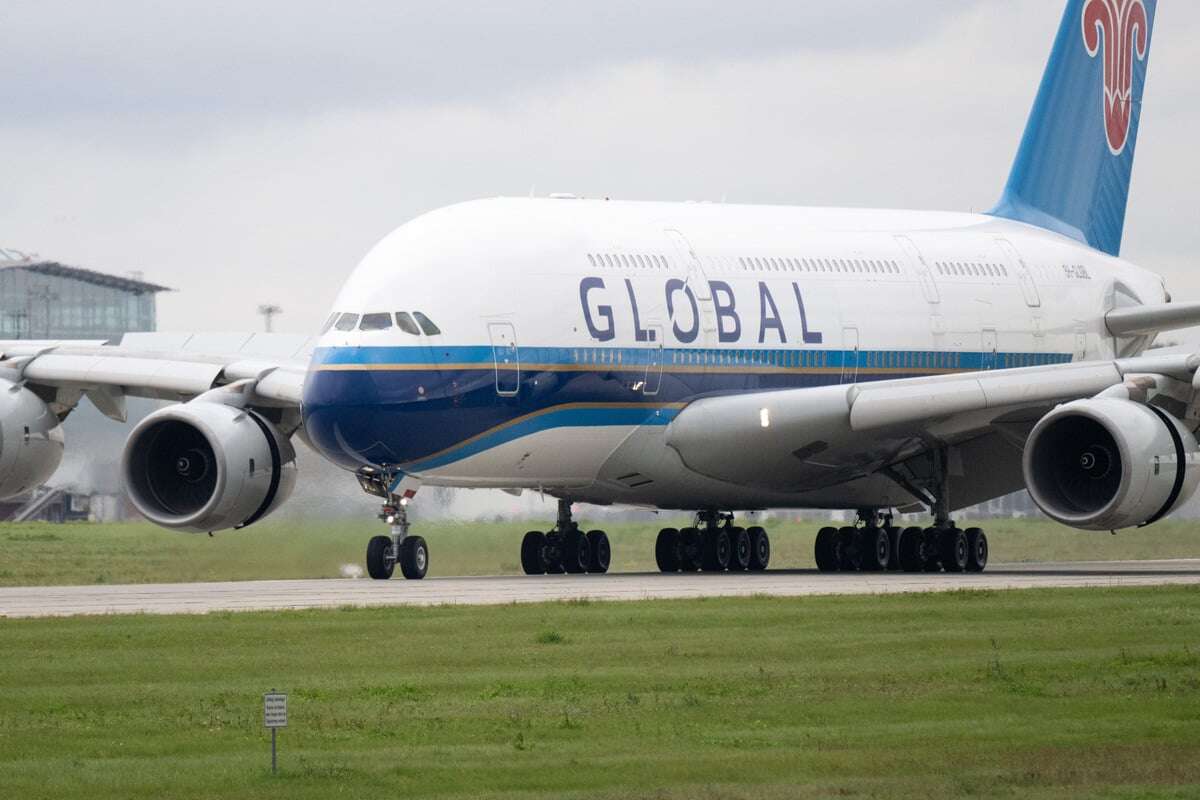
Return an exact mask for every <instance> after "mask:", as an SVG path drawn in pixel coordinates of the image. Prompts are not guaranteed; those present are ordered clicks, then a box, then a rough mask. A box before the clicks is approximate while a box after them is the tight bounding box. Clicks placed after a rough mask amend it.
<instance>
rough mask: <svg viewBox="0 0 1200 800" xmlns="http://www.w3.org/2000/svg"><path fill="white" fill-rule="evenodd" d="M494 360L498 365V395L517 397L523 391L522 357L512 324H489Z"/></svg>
mask: <svg viewBox="0 0 1200 800" xmlns="http://www.w3.org/2000/svg"><path fill="white" fill-rule="evenodd" d="M488 337H489V338H490V339H491V340H492V360H493V362H494V363H495V365H496V394H498V395H500V396H501V397H516V395H517V393H518V392H519V391H520V390H521V356H520V352H519V351H518V350H517V331H516V328H514V327H513V324H512V323H511V322H489V323H488Z"/></svg>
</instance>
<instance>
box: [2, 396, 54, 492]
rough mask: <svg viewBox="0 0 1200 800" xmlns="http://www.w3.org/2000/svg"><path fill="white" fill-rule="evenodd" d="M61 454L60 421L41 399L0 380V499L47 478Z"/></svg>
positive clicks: (38, 484)
mask: <svg viewBox="0 0 1200 800" xmlns="http://www.w3.org/2000/svg"><path fill="white" fill-rule="evenodd" d="M62 457H63V433H62V422H61V421H60V420H59V419H58V417H57V416H56V415H55V414H54V412H53V411H51V410H50V407H49V406H47V405H46V404H45V403H44V402H43V401H42V398H40V397H38V396H37V395H36V394H34V393H33V392H31V391H29V390H28V389H26V388H25V387H24V386H19V385H17V384H15V383H12V382H11V381H5V380H0V499H5V500H7V499H8V498H10V497H16V496H18V495H22V494H25V493H26V492H28V491H31V490H33V489H35V488H37V487H38V486H41V485H42V484H43V483H45V482H46V481H48V480H49V479H50V476H51V475H53V474H54V471H55V470H56V469H58V465H59V464H61V463H62Z"/></svg>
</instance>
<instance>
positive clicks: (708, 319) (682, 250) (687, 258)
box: [664, 228, 717, 342]
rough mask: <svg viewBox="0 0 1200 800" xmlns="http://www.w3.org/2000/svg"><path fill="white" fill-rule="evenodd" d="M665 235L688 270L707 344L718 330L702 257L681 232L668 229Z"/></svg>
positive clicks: (688, 285)
mask: <svg viewBox="0 0 1200 800" xmlns="http://www.w3.org/2000/svg"><path fill="white" fill-rule="evenodd" d="M664 233H666V234H667V238H668V239H670V240H671V245H672V246H673V247H674V248H675V255H676V258H678V259H679V261H680V262H681V263H682V264H683V265H684V267H685V269H686V270H687V287H688V288H689V289H690V290H691V291H692V294H693V295H695V297H696V304H697V305H698V306H699V307H700V329H701V331H702V333H703V338H704V341H705V342H707V341H708V340H710V339H711V338H712V336H711V334H712V333H714V332H715V331H716V330H717V314H716V311H715V310H714V309H713V299H712V287H711V286H709V285H708V277H707V276H706V275H705V274H704V267H703V265H702V264H701V263H700V256H699V254H698V253H697V252H696V248H694V247H692V243H691V242H689V241H688V240H687V237H685V236H684V235H683V234H682V233H680V232H679V231H677V230H673V229H670V228H668V229H667V230H665V231H664Z"/></svg>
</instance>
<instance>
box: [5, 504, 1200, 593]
mask: <svg viewBox="0 0 1200 800" xmlns="http://www.w3.org/2000/svg"><path fill="white" fill-rule="evenodd" d="M679 522H681V521H680V520H675V523H676V524H678V523H679ZM582 523H583V524H584V525H585V526H588V522H587V520H586V518H584V519H583V520H582ZM546 524H547V521H546V520H540V521H536V522H534V521H517V522H479V523H468V522H462V523H455V522H421V523H418V524H417V525H416V526H415V528H414V532H418V533H420V534H421V535H422V536H424V537H425V538H426V540H427V541H428V542H429V544H430V550H431V553H432V559H431V566H430V575H495V574H515V573H517V572H519V571H520V566H519V564H518V553H517V551H518V548H519V546H520V542H521V536H522V535H523V534H524V533H525V531H527V530H529V529H530V528H536V527H543V528H544V527H545V526H546ZM667 524H672V523H671V521H670V520H662V521H659V522H654V523H644V524H632V523H621V524H609V525H604V527H605V529H607V530H608V532H609V535H610V538H611V540H612V544H613V564H612V568H613V570H616V571H631V570H652V569H654V537H655V535H656V534H657V532H658V529H659V528H660V527H663V526H664V525H667ZM972 524H978V523H972ZM981 524H982V525H983V526H984V527H985V528H986V529H987V531H988V536H989V539H990V541H991V547H992V560H993V561H995V562H1000V561H1010V562H1011V561H1053V560H1065V561H1072V560H1091V559H1099V560H1111V559H1145V558H1181V557H1197V556H1200V526H1198V525H1197V524H1196V523H1191V522H1165V523H1160V524H1159V525H1156V526H1154V527H1152V528H1148V529H1145V530H1140V531H1128V532H1125V533H1122V534H1120V535H1119V536H1110V535H1107V534H1095V533H1081V532H1079V531H1074V530H1071V529H1069V528H1065V527H1063V526H1061V525H1056V524H1054V523H1052V522H1047V521H1044V520H1012V519H1006V520H995V521H991V522H985V523H981ZM379 528H380V526H379V524H378V523H373V522H371V521H363V522H353V521H310V522H296V521H291V520H278V519H269V520H267V521H265V522H263V523H261V524H260V525H256V526H254V527H253V528H248V529H246V530H245V531H240V532H226V533H219V534H217V535H216V536H215V537H212V538H209V537H207V536H197V535H192V534H178V533H171V532H169V531H165V530H163V529H161V528H156V527H154V526H153V525H150V524H148V523H131V524H120V525H88V524H77V525H48V524H43V523H33V524H0V586H21V585H38V584H59V585H63V584H94V583H146V582H176V581H201V580H249V579H266V578H320V577H337V576H339V575H340V574H341V570H342V568H343V566H344V565H350V566H353V567H358V566H361V564H362V563H363V552H364V550H365V548H366V542H367V539H368V538H369V537H370V536H371V535H373V534H375V533H378V532H380V530H379ZM817 528H818V523H812V522H806V523H793V522H787V523H784V522H780V523H768V529H769V530H770V532H771V542H772V546H773V548H774V554H773V556H772V562H771V563H772V566H776V567H791V568H801V567H811V566H813V561H812V543H813V538H814V536H815V534H816V530H817Z"/></svg>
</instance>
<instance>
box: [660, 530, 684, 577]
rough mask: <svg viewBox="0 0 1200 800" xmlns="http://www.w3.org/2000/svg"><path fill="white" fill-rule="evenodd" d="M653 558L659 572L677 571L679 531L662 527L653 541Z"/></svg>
mask: <svg viewBox="0 0 1200 800" xmlns="http://www.w3.org/2000/svg"><path fill="white" fill-rule="evenodd" d="M654 560H655V561H656V562H658V571H659V572H679V567H680V559H679V531H677V530H675V529H674V528H663V529H662V530H661V531H659V532H658V540H657V541H656V542H655V543H654Z"/></svg>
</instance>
